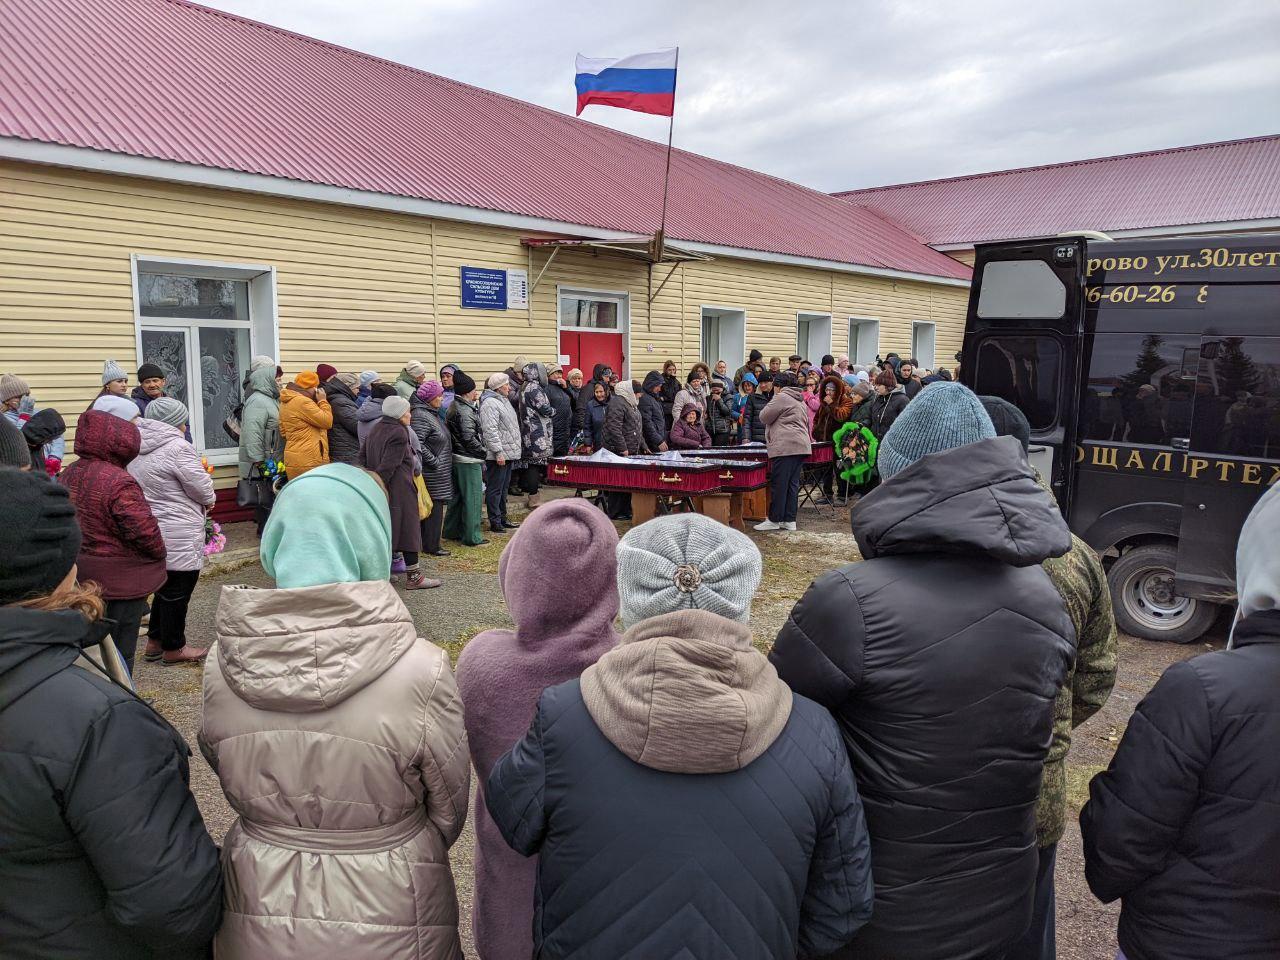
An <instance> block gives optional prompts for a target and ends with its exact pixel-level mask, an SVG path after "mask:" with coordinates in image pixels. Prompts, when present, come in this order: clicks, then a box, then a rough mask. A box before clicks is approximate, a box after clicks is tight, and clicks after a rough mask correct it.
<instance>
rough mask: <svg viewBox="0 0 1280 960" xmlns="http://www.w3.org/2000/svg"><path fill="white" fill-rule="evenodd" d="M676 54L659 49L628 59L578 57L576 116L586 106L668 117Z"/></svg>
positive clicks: (672, 108)
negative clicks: (597, 104) (600, 106)
mask: <svg viewBox="0 0 1280 960" xmlns="http://www.w3.org/2000/svg"><path fill="white" fill-rule="evenodd" d="M678 55H679V51H678V50H676V49H675V48H674V47H673V48H672V49H670V50H659V51H657V52H655V53H636V54H632V55H631V56H629V57H619V58H618V59H609V58H607V57H584V56H583V55H582V54H578V67H577V77H576V78H575V79H574V83H575V85H576V86H577V88H578V115H579V116H581V115H582V111H583V109H584V108H585V107H586V106H587V104H589V103H600V104H604V105H605V106H608V107H621V108H622V109H624V110H638V111H639V112H640V113H654V114H657V115H658V116H660V117H669V116H671V115H672V113H674V112H675V102H676V59H677V57H678Z"/></svg>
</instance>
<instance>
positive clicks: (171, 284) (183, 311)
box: [138, 273, 249, 320]
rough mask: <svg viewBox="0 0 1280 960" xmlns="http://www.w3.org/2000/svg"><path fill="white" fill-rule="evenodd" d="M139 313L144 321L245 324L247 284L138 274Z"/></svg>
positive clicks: (166, 275)
mask: <svg viewBox="0 0 1280 960" xmlns="http://www.w3.org/2000/svg"><path fill="white" fill-rule="evenodd" d="M138 300H139V308H138V309H139V312H140V313H141V314H142V316H144V317H189V318H192V319H196V320H248V319H249V282H248V281H247V280H214V279H209V278H207V277H182V276H176V275H174V274H168V273H139V274H138Z"/></svg>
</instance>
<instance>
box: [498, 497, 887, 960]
mask: <svg viewBox="0 0 1280 960" xmlns="http://www.w3.org/2000/svg"><path fill="white" fill-rule="evenodd" d="M761 567H762V563H761V558H760V551H759V550H757V549H756V547H755V544H753V543H752V542H751V540H750V539H749V538H748V537H747V536H746V535H744V534H742V533H739V532H737V531H736V530H733V529H731V528H730V527H727V526H724V525H723V524H719V523H716V522H715V521H713V520H711V519H709V518H707V517H704V516H701V515H699V514H678V515H672V516H666V517H660V518H658V519H656V520H651V521H649V522H648V523H644V524H641V525H640V526H638V527H635V528H634V529H632V530H631V531H630V532H629V533H628V534H627V535H626V536H625V537H623V538H622V541H621V542H620V543H619V545H618V571H617V582H618V594H619V599H620V600H621V613H622V622H623V625H624V626H625V627H626V628H627V632H626V633H625V634H624V635H623V637H622V640H621V642H620V643H619V644H618V646H616V647H614V648H613V649H612V650H610V651H609V652H607V653H605V654H604V655H603V656H602V657H601V658H600V659H599V661H598V662H596V663H595V664H594V665H592V666H589V667H587V668H586V669H585V670H584V671H583V673H582V676H581V678H580V679H577V680H570V681H569V682H567V683H562V684H560V685H558V686H554V687H550V688H549V689H547V690H546V691H544V692H543V694H542V696H541V698H540V699H539V701H538V707H537V711H536V713H535V715H534V719H533V724H532V726H531V727H530V728H529V732H528V734H527V735H526V736H525V737H524V739H523V740H522V741H521V742H520V743H518V744H516V746H515V747H514V748H513V749H512V750H511V751H510V752H509V753H507V754H506V755H505V756H504V757H502V759H500V760H498V762H497V763H496V765H495V766H494V768H493V771H492V772H491V774H490V775H489V778H488V784H487V786H486V789H485V791H484V796H485V801H486V804H487V806H488V810H489V813H490V814H491V815H492V817H493V820H494V823H495V824H496V826H497V827H498V829H499V830H500V831H501V833H502V836H503V839H505V840H506V842H507V844H508V845H509V846H510V847H511V848H512V849H513V850H515V851H516V852H517V853H520V854H521V855H523V856H531V855H533V854H535V853H536V854H538V857H539V859H538V874H537V885H538V886H537V898H536V900H535V904H536V906H535V913H536V916H535V920H534V925H533V933H534V948H535V949H534V952H535V954H536V955H537V956H539V957H542V958H544V960H559V958H565V957H569V956H602V957H605V956H607V957H620V956H639V955H644V956H675V955H677V954H680V955H688V956H732V957H738V958H761V960H764V958H770V960H781V958H783V957H787V958H792V957H797V956H799V957H815V956H826V955H827V954H829V953H832V952H833V951H835V950H837V949H839V948H840V947H842V946H843V945H844V944H845V943H847V942H848V941H849V940H851V939H852V938H853V936H854V934H855V933H856V932H857V930H858V929H859V927H861V926H862V925H863V924H864V923H865V922H866V921H867V919H868V918H869V917H870V915H871V903H872V899H873V884H872V880H871V863H870V857H869V852H868V851H869V848H870V843H869V839H868V836H867V830H866V824H865V822H864V820H863V814H862V803H861V800H860V799H859V797H858V791H857V787H856V786H855V784H854V780H853V775H852V773H851V770H850V765H849V760H848V755H847V753H846V752H845V751H844V749H843V747H842V744H841V741H840V735H839V732H838V731H837V729H836V726H835V721H834V720H832V718H831V715H830V714H829V713H827V712H826V711H825V710H824V709H822V708H821V707H819V706H818V705H817V704H815V703H813V702H812V701H809V700H806V699H805V698H804V697H800V696H796V695H794V694H792V693H791V691H790V690H789V689H788V688H787V686H786V685H785V684H784V683H783V682H782V681H781V680H780V679H779V678H778V675H777V673H776V672H775V671H774V669H773V667H772V666H771V665H770V664H769V661H768V660H767V659H766V658H765V657H764V655H763V654H761V653H760V652H759V651H758V650H756V649H755V647H754V646H753V645H752V633H751V626H750V619H751V598H752V596H753V595H754V594H755V591H756V589H757V587H759V585H760V574H761ZM548 583H550V581H548ZM551 589H556V590H565V589H569V590H573V589H575V585H574V584H565V583H556V584H555V585H554V586H553V587H551ZM602 916H603V917H625V918H626V922H625V923H606V922H602V921H601V917H602Z"/></svg>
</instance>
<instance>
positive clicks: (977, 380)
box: [973, 336, 1062, 430]
mask: <svg viewBox="0 0 1280 960" xmlns="http://www.w3.org/2000/svg"><path fill="white" fill-rule="evenodd" d="M974 370H975V373H974V379H973V384H974V386H973V389H974V392H975V393H977V394H979V395H982V396H992V397H1001V398H1002V399H1004V400H1008V401H1009V402H1010V403H1012V404H1013V405H1014V406H1016V407H1017V408H1018V409H1019V410H1021V411H1022V412H1023V413H1025V414H1026V415H1027V420H1028V421H1029V422H1030V424H1031V429H1032V430H1048V429H1050V428H1051V427H1053V426H1054V425H1055V424H1057V422H1058V394H1059V385H1060V383H1061V380H1060V378H1061V375H1062V347H1061V346H1060V345H1059V344H1058V341H1057V340H1055V339H1054V338H1052V337H1046V336H1022V337H1006V336H995V337H987V338H986V339H985V340H983V341H982V344H981V346H979V348H978V357H977V360H976V361H975V367H974Z"/></svg>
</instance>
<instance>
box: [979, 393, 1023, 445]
mask: <svg viewBox="0 0 1280 960" xmlns="http://www.w3.org/2000/svg"><path fill="white" fill-rule="evenodd" d="M978 399H979V400H980V401H982V405H983V406H984V407H986V409H987V416H989V417H990V418H991V422H992V423H993V424H995V427H996V436H997V437H1017V438H1018V442H1019V443H1020V444H1022V449H1023V450H1024V451H1025V450H1026V449H1027V448H1028V447H1029V446H1031V424H1030V423H1028V422H1027V416H1026V414H1024V413H1023V412H1022V411H1021V410H1019V409H1018V408H1017V407H1015V406H1014V405H1013V404H1012V403H1010V402H1009V401H1008V400H1005V399H1003V398H1001V397H978Z"/></svg>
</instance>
